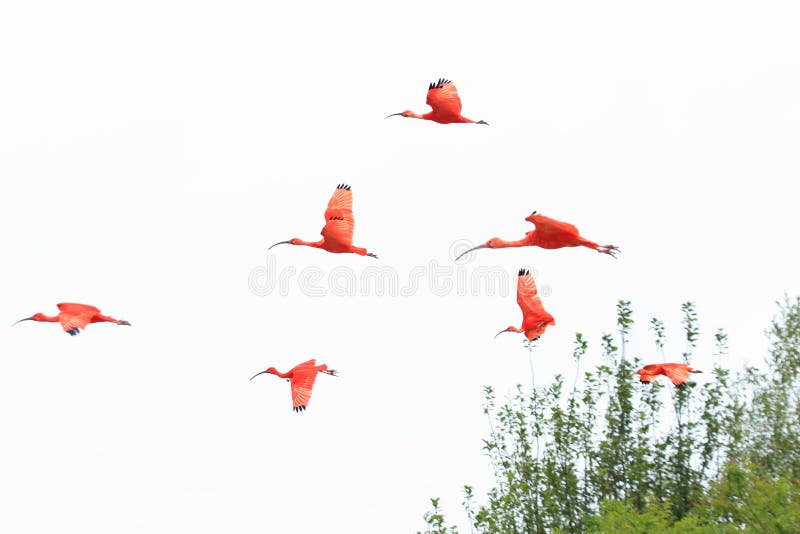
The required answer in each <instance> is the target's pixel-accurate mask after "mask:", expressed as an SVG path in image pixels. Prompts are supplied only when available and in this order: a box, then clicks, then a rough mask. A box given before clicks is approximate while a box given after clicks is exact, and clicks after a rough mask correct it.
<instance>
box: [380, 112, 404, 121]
mask: <svg viewBox="0 0 800 534" xmlns="http://www.w3.org/2000/svg"><path fill="white" fill-rule="evenodd" d="M395 115H402V113H392V114H391V115H386V116H385V117H384V118H383V119H384V120H386V119H388V118H389V117H394V116H395Z"/></svg>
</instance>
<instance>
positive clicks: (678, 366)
mask: <svg viewBox="0 0 800 534" xmlns="http://www.w3.org/2000/svg"><path fill="white" fill-rule="evenodd" d="M702 372H703V371H698V370H697V369H692V368H691V367H689V366H688V365H686V364H685V363H651V364H650V365H645V366H644V367H642V368H641V369H639V370H638V371H636V374H637V375H639V380H640V381H641V382H642V383H643V384H649V383H650V382H652V381H653V380H655V379H656V378H657V377H658V375H664V376H666V377H667V378H669V379H670V380H671V381H672V383H673V384H675V387H679V388H680V387H685V385H686V384H685V383H686V380H687V379H688V378H689V373H702Z"/></svg>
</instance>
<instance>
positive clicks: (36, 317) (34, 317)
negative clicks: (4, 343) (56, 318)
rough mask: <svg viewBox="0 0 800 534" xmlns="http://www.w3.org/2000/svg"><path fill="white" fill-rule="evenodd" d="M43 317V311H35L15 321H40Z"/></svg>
mask: <svg viewBox="0 0 800 534" xmlns="http://www.w3.org/2000/svg"><path fill="white" fill-rule="evenodd" d="M44 317H45V315H44V314H43V313H36V314H34V315H31V316H30V317H25V318H24V319H20V320H19V321H17V323H21V322H22V321H41V320H43V319H44ZM17 323H14V324H17ZM14 324H12V325H11V326H14Z"/></svg>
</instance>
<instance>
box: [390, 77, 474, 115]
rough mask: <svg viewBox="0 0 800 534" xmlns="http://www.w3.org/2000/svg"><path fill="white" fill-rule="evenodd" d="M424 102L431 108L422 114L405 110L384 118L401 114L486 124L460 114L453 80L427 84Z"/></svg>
mask: <svg viewBox="0 0 800 534" xmlns="http://www.w3.org/2000/svg"><path fill="white" fill-rule="evenodd" d="M425 102H426V103H427V104H428V105H429V106H430V107H431V108H432V110H431V111H430V112H428V113H425V114H424V115H420V114H419V113H414V112H413V111H410V110H406V111H403V112H401V113H392V114H391V115H387V116H386V117H385V118H386V119H388V118H389V117H394V116H395V115H402V116H403V117H411V118H414V119H425V120H429V121H434V122H438V123H440V124H450V123H453V122H471V123H473V124H486V125H488V124H489V123H488V122H486V121H474V120H472V119H468V118H466V117H464V116H463V115H461V99H460V98H459V97H458V90H457V89H456V86H455V84H454V83H453V82H451V81H450V80H445V79H444V78H439V81H438V82H433V83H431V84H430V85H429V86H428V98H427V99H426V100H425Z"/></svg>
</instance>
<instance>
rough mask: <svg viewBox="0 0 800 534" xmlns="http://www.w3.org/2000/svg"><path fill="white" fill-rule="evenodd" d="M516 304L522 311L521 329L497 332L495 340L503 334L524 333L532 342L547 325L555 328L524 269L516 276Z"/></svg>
mask: <svg viewBox="0 0 800 534" xmlns="http://www.w3.org/2000/svg"><path fill="white" fill-rule="evenodd" d="M517 304H519V307H520V308H521V309H522V327H521V328H517V327H516V326H509V327H508V328H506V329H505V330H501V331H500V332H498V333H497V335H496V336H494V337H495V338H496V337H497V336H499V335H500V334H502V333H503V332H517V333H524V334H525V337H526V338H528V339H529V340H534V339H538V338H539V337H540V336H541V335H542V334H544V331H545V329H546V328H547V327H548V326H549V325H553V326H555V324H556V321H555V319H553V316H552V315H550V314H549V313H547V312H546V311H545V309H544V306H542V299H541V297H540V296H539V292H538V291H537V290H536V283H535V282H534V281H533V276H531V273H530V271H529V270H527V269H524V268H523V269H520V270H519V275H518V276H517Z"/></svg>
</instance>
